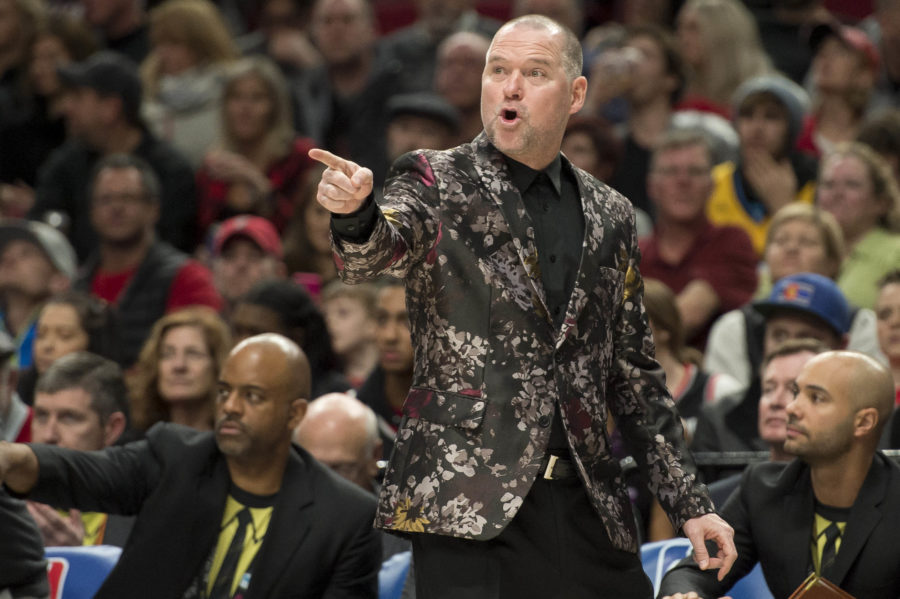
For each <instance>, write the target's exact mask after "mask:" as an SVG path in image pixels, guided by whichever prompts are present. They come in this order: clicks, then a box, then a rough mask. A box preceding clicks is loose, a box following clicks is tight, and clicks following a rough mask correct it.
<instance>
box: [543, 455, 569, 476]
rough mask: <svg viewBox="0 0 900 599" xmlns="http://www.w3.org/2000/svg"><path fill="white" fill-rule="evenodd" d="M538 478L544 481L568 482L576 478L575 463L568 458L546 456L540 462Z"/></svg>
mask: <svg viewBox="0 0 900 599" xmlns="http://www.w3.org/2000/svg"><path fill="white" fill-rule="evenodd" d="M538 476H540V477H541V478H544V479H546V480H569V479H573V478H577V477H578V471H577V470H576V468H575V462H573V461H572V460H570V459H569V458H566V457H562V456H558V455H553V454H547V455H545V456H544V459H543V460H541V470H540V472H539V473H538Z"/></svg>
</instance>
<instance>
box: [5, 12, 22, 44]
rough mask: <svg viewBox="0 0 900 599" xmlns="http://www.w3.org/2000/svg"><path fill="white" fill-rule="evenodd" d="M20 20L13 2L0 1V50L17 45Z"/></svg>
mask: <svg viewBox="0 0 900 599" xmlns="http://www.w3.org/2000/svg"><path fill="white" fill-rule="evenodd" d="M21 23H22V20H21V18H20V17H19V9H18V8H17V7H16V3H15V2H14V1H13V0H0V48H4V49H6V48H15V47H16V45H18V43H19V39H20V33H21Z"/></svg>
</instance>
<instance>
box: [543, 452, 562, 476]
mask: <svg viewBox="0 0 900 599" xmlns="http://www.w3.org/2000/svg"><path fill="white" fill-rule="evenodd" d="M558 460H559V456H556V455H553V454H550V459H549V460H548V461H547V467H546V468H545V469H544V478H545V479H547V480H553V468H554V467H555V466H556V462H557V461H558Z"/></svg>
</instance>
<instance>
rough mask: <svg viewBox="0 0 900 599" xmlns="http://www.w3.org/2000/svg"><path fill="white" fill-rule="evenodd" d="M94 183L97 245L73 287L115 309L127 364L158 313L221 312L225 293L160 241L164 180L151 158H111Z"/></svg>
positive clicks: (93, 217)
mask: <svg viewBox="0 0 900 599" xmlns="http://www.w3.org/2000/svg"><path fill="white" fill-rule="evenodd" d="M91 181H92V185H91V189H90V197H91V215H90V217H91V223H92V224H93V226H94V230H95V231H96V232H97V237H98V238H99V240H100V244H99V248H98V250H97V251H95V252H94V254H93V255H92V256H90V257H89V258H88V260H87V262H86V264H85V268H84V269H83V270H82V273H81V276H80V278H79V279H78V280H77V282H76V284H75V285H76V287H77V288H80V289H83V290H86V291H90V292H91V293H92V294H93V295H95V296H97V297H99V298H101V299H103V300H106V301H107V302H109V303H110V304H111V305H112V306H113V307H114V311H115V315H116V318H117V321H118V329H119V338H120V341H121V347H120V352H119V356H120V361H121V363H122V364H123V365H125V366H130V365H131V364H133V363H134V362H135V360H136V358H137V355H138V352H139V351H140V348H141V345H142V344H143V342H144V340H145V339H146V337H147V334H148V333H149V332H150V328H151V327H152V326H153V323H154V322H156V321H157V320H159V318H160V317H161V316H163V315H164V314H167V313H169V312H172V311H174V310H176V309H178V308H183V307H185V306H193V305H202V306H209V307H211V308H213V309H214V310H217V311H218V310H221V309H222V298H221V297H220V296H219V293H218V292H217V291H216V289H215V286H214V285H213V281H212V274H211V273H210V272H209V270H208V269H207V268H206V267H204V266H202V265H201V264H200V263H198V262H196V261H194V260H191V259H190V258H189V257H188V256H187V254H184V253H183V252H180V251H178V250H176V249H175V248H174V247H172V246H171V245H169V244H167V243H165V242H163V241H160V240H159V239H157V237H156V234H155V233H154V227H155V226H156V221H157V218H158V217H159V181H158V179H157V178H156V175H155V174H154V173H153V171H152V170H151V168H150V167H149V165H147V163H146V162H144V161H143V160H141V159H140V158H137V157H135V156H129V155H127V154H115V155H112V156H108V157H106V158H104V159H102V160H101V161H100V162H99V163H98V164H97V167H96V168H95V170H94V174H93V177H92V178H91Z"/></svg>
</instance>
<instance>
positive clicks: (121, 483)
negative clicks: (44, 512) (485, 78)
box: [0, 334, 381, 599]
mask: <svg viewBox="0 0 900 599" xmlns="http://www.w3.org/2000/svg"><path fill="white" fill-rule="evenodd" d="M309 388H310V372H309V363H308V361H307V359H306V356H305V355H304V354H303V351H302V350H301V349H300V348H299V347H298V346H297V345H296V344H295V343H294V342H292V341H290V340H289V339H287V338H285V337H282V336H281V335H275V334H266V335H258V336H256V337H251V338H249V339H246V340H245V341H243V342H242V343H240V344H239V345H237V346H236V347H235V348H234V349H233V350H232V352H231V354H230V355H229V356H228V359H227V360H226V362H225V364H224V366H223V367H222V373H221V376H220V379H219V390H218V395H217V398H216V427H215V432H214V433H210V432H198V431H194V430H192V429H188V428H185V427H180V426H177V425H172V424H160V425H157V426H155V427H153V428H152V429H150V431H149V432H148V433H147V438H146V440H143V441H139V442H137V443H132V444H129V445H126V446H122V447H110V448H107V449H105V450H103V451H101V452H93V453H83V452H78V451H71V450H65V449H61V448H58V447H49V446H42V445H32V446H29V445H23V444H9V443H4V444H2V445H0V481H2V482H3V483H4V485H5V486H6V487H7V489H9V490H10V491H12V492H13V493H16V494H20V495H27V496H28V497H29V498H32V499H35V500H38V501H41V502H43V503H48V504H50V505H53V506H55V507H61V508H78V509H81V510H87V511H97V512H107V513H118V514H129V515H137V516H138V517H137V521H136V522H135V525H134V529H133V531H132V534H131V537H130V538H129V540H128V542H127V544H126V545H125V548H124V550H123V552H122V557H121V559H120V560H119V563H118V564H117V566H116V567H115V569H114V570H113V571H112V573H111V574H110V575H109V577H108V578H107V579H106V582H105V583H104V584H103V587H102V588H101V589H100V591H99V592H98V593H97V595H96V597H111V598H112V597H147V598H151V597H153V598H157V597H177V598H198V599H199V598H210V599H218V598H232V597H238V596H240V597H244V598H246V599H252V598H255V597H303V598H309V599H313V598H320V597H351V596H352V597H372V598H374V597H376V596H377V574H378V567H379V565H380V556H381V548H380V541H379V539H378V537H377V536H376V534H375V532H374V531H373V530H372V526H371V523H372V518H373V515H374V511H375V505H374V501H373V500H372V499H371V498H370V497H369V496H368V495H366V493H364V492H363V491H361V490H359V489H357V488H356V487H355V486H353V485H352V484H350V483H348V482H347V481H345V480H344V479H342V478H340V477H339V476H337V475H336V474H334V473H332V472H331V471H330V470H328V469H327V468H325V467H324V466H321V465H320V464H319V463H317V462H316V461H315V460H314V459H312V457H311V456H310V455H309V454H308V453H307V452H306V451H304V450H303V449H301V448H299V447H297V446H295V445H291V434H292V431H293V429H294V428H295V427H296V425H297V424H298V423H299V422H300V420H301V419H302V418H303V416H304V414H305V412H306V405H307V399H308V397H309Z"/></svg>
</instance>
